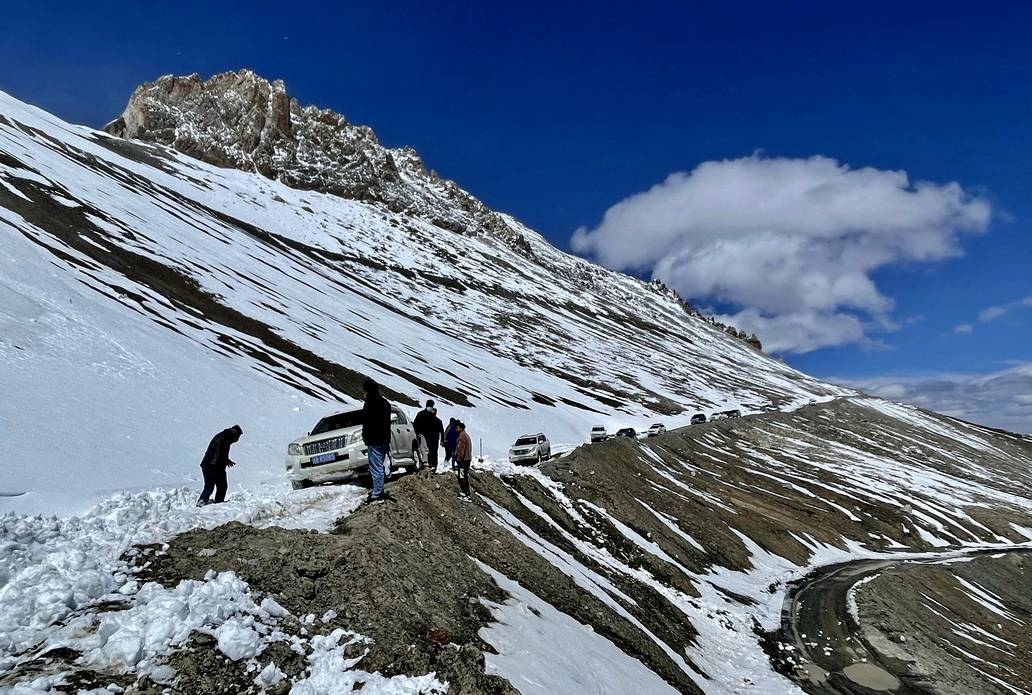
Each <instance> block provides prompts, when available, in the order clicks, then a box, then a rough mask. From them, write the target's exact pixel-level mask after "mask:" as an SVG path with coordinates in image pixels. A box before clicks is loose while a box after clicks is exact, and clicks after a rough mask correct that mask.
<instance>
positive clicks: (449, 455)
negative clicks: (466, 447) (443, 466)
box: [441, 418, 459, 471]
mask: <svg viewBox="0 0 1032 695" xmlns="http://www.w3.org/2000/svg"><path fill="white" fill-rule="evenodd" d="M457 422H458V420H456V419H455V418H449V419H448V429H446V430H445V431H444V439H443V440H442V441H441V444H442V445H443V446H444V462H445V463H450V464H451V468H452V470H453V471H454V470H455V469H456V468H457V466H456V465H455V442H456V441H458V439H459V428H458V427H456V426H455V424H456V423H457Z"/></svg>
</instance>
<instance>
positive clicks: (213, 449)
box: [197, 425, 244, 507]
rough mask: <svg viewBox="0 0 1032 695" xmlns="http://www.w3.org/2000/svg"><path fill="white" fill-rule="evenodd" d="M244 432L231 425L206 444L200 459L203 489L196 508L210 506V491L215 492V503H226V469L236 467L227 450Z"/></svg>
mask: <svg viewBox="0 0 1032 695" xmlns="http://www.w3.org/2000/svg"><path fill="white" fill-rule="evenodd" d="M243 433H244V431H243V430H242V429H240V425H233V426H232V427H230V428H229V429H228V430H222V431H221V432H219V433H218V434H216V435H215V436H214V437H212V438H211V442H209V443H208V449H207V450H206V451H205V452H204V458H203V459H201V473H202V474H203V475H204V488H203V489H202V490H201V496H200V498H199V499H198V500H197V506H198V507H203V506H204V505H206V504H210V501H209V499H208V498H209V497H211V492H212V490H214V491H215V503H216V504H218V503H219V502H225V501H226V487H227V484H226V469H227V468H232V467H233V466H235V465H236V463H235V462H233V461H232V460H230V458H229V448H230V447H231V446H233V445H234V444H236V443H237V442H238V441H240V435H242V434H243Z"/></svg>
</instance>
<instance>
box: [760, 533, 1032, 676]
mask: <svg viewBox="0 0 1032 695" xmlns="http://www.w3.org/2000/svg"><path fill="white" fill-rule="evenodd" d="M1030 551H1032V549H1030V548H1028V547H1027V546H1018V547H1014V548H992V549H979V550H973V551H971V550H969V551H952V552H943V553H938V554H935V555H930V554H928V555H926V554H922V555H919V556H913V555H909V556H907V557H901V558H899V559H893V558H879V559H869V560H857V561H854V562H847V563H843V564H838V565H829V566H827V567H823V568H821V569H819V570H817V571H815V572H813V573H811V574H809V575H807V576H806V577H805V578H803V579H801V580H799V581H797V582H795V583H793V584H791V585H790V586H789V589H788V594H787V596H786V598H785V604H784V607H783V608H782V613H781V629H780V631H779V632H778V633H777V635H776V637H777V640H778V641H779V642H780V644H781V647H780V649H781V650H785V651H780V655H781V656H787V655H788V654H791V657H790V658H788V659H786V660H785V662H784V663H787V664H789V665H790V667H791V666H794V673H793V674H792V677H793V679H794V680H795V681H796V682H797V683H798V684H799V686H800V687H802V688H803V690H805V691H806V692H808V693H811V694H812V695H872V694H873V693H896V694H899V695H927V693H930V692H933V689H932V687H931V684H929V683H926V682H923V681H922V680H920V679H919V678H917V677H915V676H913V675H912V674H911V673H910V669H909V665H908V663H907V662H904V661H898V660H896V659H889V658H886V657H884V656H883V655H881V654H880V653H879V652H878V651H877V650H875V649H874V647H872V646H871V644H870V643H869V642H867V641H866V640H865V639H864V637H863V631H862V630H861V628H860V626H859V625H858V624H857V621H856V618H855V617H854V614H853V612H852V611H851V610H850V607H849V602H850V598H849V597H850V590H851V589H852V588H853V587H854V586H856V585H857V584H858V583H861V582H863V581H866V580H869V579H873V578H874V577H876V576H877V575H878V574H880V573H882V572H884V571H886V570H888V569H891V568H894V567H896V566H899V565H902V564H926V565H927V564H943V563H946V562H950V561H955V560H956V559H957V558H962V557H970V556H972V555H992V554H997V553H1000V552H1030ZM782 670H786V669H785V668H782Z"/></svg>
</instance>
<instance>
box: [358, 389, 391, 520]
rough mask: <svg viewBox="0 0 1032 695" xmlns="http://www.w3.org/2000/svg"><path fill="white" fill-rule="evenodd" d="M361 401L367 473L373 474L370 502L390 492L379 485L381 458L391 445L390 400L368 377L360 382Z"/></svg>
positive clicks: (380, 480)
mask: <svg viewBox="0 0 1032 695" xmlns="http://www.w3.org/2000/svg"><path fill="white" fill-rule="evenodd" d="M362 391H363V392H364V393H365V402H364V403H363V404H362V441H363V442H364V443H365V445H366V451H367V452H368V455H369V474H370V475H371V476H372V478H373V489H372V490H371V491H370V492H369V501H370V502H379V501H380V500H383V499H388V498H389V497H390V496H389V495H388V494H387V492H386V491H385V490H384V489H383V477H384V469H383V462H384V460H385V459H386V458H387V454H388V452H389V451H390V447H391V404H390V403H388V402H387V399H386V398H384V397H383V395H381V394H380V385H379V384H378V383H376V382H375V381H373V380H372V379H366V380H365V381H364V382H362Z"/></svg>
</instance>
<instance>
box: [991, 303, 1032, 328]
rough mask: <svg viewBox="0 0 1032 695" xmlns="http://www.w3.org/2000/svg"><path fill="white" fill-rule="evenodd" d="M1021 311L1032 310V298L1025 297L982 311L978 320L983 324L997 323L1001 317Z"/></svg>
mask: <svg viewBox="0 0 1032 695" xmlns="http://www.w3.org/2000/svg"><path fill="white" fill-rule="evenodd" d="M1019 309H1032V297H1024V298H1022V299H1019V300H1017V301H1014V302H1009V303H1007V304H1001V305H1000V306H991V307H988V308H986V309H982V311H980V312H979V313H978V320H979V321H981V322H982V323H989V322H990V321H995V320H996V319H998V318H1000V317H1001V316H1006V315H1007V314H1010V313H1012V312H1014V311H1017V310H1019Z"/></svg>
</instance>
